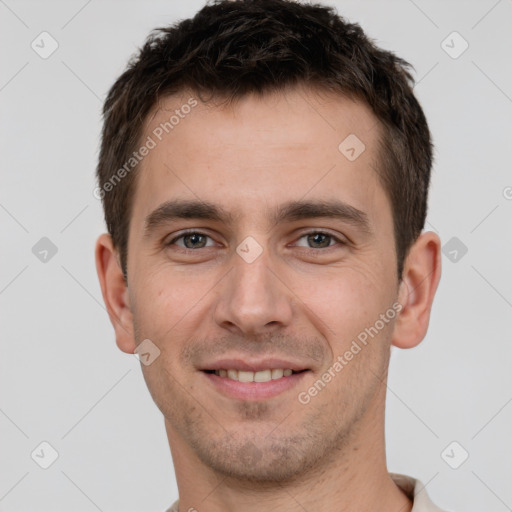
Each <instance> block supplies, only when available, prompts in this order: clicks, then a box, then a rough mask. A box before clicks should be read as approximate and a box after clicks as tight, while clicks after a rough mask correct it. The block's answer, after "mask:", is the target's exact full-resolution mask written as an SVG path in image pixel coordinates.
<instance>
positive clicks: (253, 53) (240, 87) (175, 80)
mask: <svg viewBox="0 0 512 512" xmlns="http://www.w3.org/2000/svg"><path fill="white" fill-rule="evenodd" d="M409 68H411V66H410V64H409V63H407V62H406V61H404V60H403V59H401V58H399V57H397V56H396V55H394V54H393V53H392V52H389V51H386V50H382V49H380V48H378V47H377V46H376V45H375V44H374V42H373V41H372V40H371V39H369V38H368V37H367V36H366V35H365V34H364V32H363V30H362V29H361V27H360V26H359V25H357V24H354V23H348V22H347V21H346V20H344V19H343V18H342V17H340V16H338V14H337V13H336V11H335V10H334V9H333V8H332V7H328V6H324V5H320V4H314V5H311V4H301V3H298V2H295V1H291V0H216V1H214V2H213V3H209V4H207V5H206V6H205V7H203V8H202V9H201V10H200V11H199V12H198V13H197V14H196V15H195V16H194V17H193V18H191V19H186V20H183V21H180V22H178V23H176V24H174V25H172V26H170V27H166V28H159V29H156V30H154V31H153V32H152V33H151V34H150V35H149V37H148V39H147V40H146V42H145V44H144V46H143V47H142V49H141V50H140V52H139V53H138V55H136V56H135V57H133V58H132V59H131V61H130V62H129V64H128V67H127V69H126V71H125V72H124V73H123V74H122V75H121V76H120V77H119V78H118V79H117V81H116V82H115V83H114V85H113V86H112V88H111V89H110V91H109V93H108V96H107V99H106V101H105V105H104V108H103V118H104V124H103V131H102V140H101V149H100V156H99V163H98V167H97V177H98V186H99V189H98V190H100V191H101V194H100V195H101V198H102V201H103V207H104V210H105V221H106V224H107V228H108V231H109V233H110V235H111V236H112V239H113V243H114V246H115V247H116V249H117V250H118V251H119V255H120V260H121V267H122V270H123V274H124V276H125V279H126V278H127V256H128V255H127V246H128V233H129V223H130V216H131V205H132V199H133V195H134V189H135V178H136V171H137V167H138V166H136V167H134V170H133V172H124V173H123V178H122V179H119V180H118V182H116V183H113V182H112V179H113V178H115V174H116V172H117V171H119V170H120V168H121V167H122V166H123V164H124V163H125V162H126V161H127V160H129V159H130V156H131V154H132V153H133V151H134V150H135V149H136V147H137V146H138V145H139V144H140V138H141V136H142V130H143V126H144V122H145V120H146V117H147V115H148V113H149V112H150V110H151V109H152V108H153V107H154V106H155V105H156V104H157V103H158V101H159V99H160V98H162V97H164V96H167V95H171V94H174V93H178V92H181V91H184V90H191V91H194V92H196V93H197V94H198V96H199V98H202V97H201V95H202V94H204V93H206V94H207V95H208V96H210V97H219V98H220V97H222V98H226V99H228V100H236V99H239V98H242V97H243V96H244V95H246V94H250V93H257V94H265V93H267V92H272V91H277V90H283V89H284V88H285V87H287V86H293V85H296V84H305V85H310V86H314V87H320V88H324V89H327V90H330V91H335V92H339V93H341V94H343V95H345V96H350V97H353V98H356V99H359V100H361V101H363V102H364V103H366V104H367V105H369V106H370V107H371V109H372V111H373V112H374V114H375V116H376V117H377V118H378V120H379V121H380V123H381V126H382V128H383V130H382V133H383V136H382V137H381V140H380V141H379V142H380V159H381V162H380V168H379V169H378V173H379V176H380V180H381V183H382V186H383V188H384V190H385V191H386V193H387V195H388V198H389V200H390V203H391V207H392V212H393V221H394V233H395V247H396V253H397V271H398V276H399V277H401V275H402V270H403V263H404V259H405V257H406V255H407V252H408V250H409V248H410V246H411V245H412V244H413V243H414V241H415V240H416V238H417V237H418V235H419V234H420V233H421V231H422V229H423V227H424V224H425V218H426V213H427V196H428V187H429V182H430V170H431V166H432V149H433V148H432V143H431V137H430V132H429V129H428V125H427V122H426V119H425V115H424V113H423V111H422V109H421V107H420V105H419V103H418V101H417V99H416V97H415V96H414V93H413V86H414V80H413V78H412V76H411V74H410V72H409ZM108 183H110V184H111V185H110V186H107V185H108ZM114 185H115V186H114Z"/></svg>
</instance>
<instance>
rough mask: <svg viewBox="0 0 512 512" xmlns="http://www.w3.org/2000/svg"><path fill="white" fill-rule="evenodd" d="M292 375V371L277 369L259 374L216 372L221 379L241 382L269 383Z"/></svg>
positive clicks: (240, 371) (262, 371)
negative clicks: (225, 378)
mask: <svg viewBox="0 0 512 512" xmlns="http://www.w3.org/2000/svg"><path fill="white" fill-rule="evenodd" d="M291 374H292V370H290V369H286V370H283V369H282V368H276V369H272V370H261V371H259V372H245V371H242V370H215V375H218V376H219V377H227V378H228V379H232V380H239V381H240V382H268V381H269V380H273V379H280V378H281V377H283V376H284V377H288V376H290V375H291Z"/></svg>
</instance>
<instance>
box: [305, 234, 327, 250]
mask: <svg viewBox="0 0 512 512" xmlns="http://www.w3.org/2000/svg"><path fill="white" fill-rule="evenodd" d="M319 238H320V239H319ZM329 238H330V236H329V235H326V234H325V233H315V234H314V235H310V236H309V241H310V242H312V243H313V244H320V246H321V247H328V246H329ZM322 239H323V242H322ZM326 242H327V243H326Z"/></svg>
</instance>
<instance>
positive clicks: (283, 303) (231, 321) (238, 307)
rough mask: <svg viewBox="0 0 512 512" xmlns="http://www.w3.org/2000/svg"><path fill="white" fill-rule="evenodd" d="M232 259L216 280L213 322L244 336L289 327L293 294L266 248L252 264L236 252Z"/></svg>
mask: <svg viewBox="0 0 512 512" xmlns="http://www.w3.org/2000/svg"><path fill="white" fill-rule="evenodd" d="M233 260H234V261H233V268H232V269H231V271H229V272H228V274H227V275H226V276H225V278H224V279H222V280H221V281H220V283H219V286H220V290H219V295H218V301H217V303H216V306H215V313H214V318H215V321H216V323H217V324H218V325H219V326H220V327H222V328H224V329H228V330H229V331H230V332H232V333H233V334H237V335H244V336H258V335H265V334H268V333H270V332H273V331H279V330H282V329H283V328H285V327H287V326H289V325H290V323H291V321H292V317H293V307H292V299H293V293H292V292H291V290H290V289H289V288H288V286H287V285H286V284H285V283H286V280H285V279H284V276H281V275H279V271H276V270H274V268H276V266H275V265H272V262H271V261H270V258H269V257H268V253H267V251H263V253H262V254H261V255H260V256H259V257H258V258H257V259H256V260H254V261H252V262H251V263H248V262H247V261H245V260H244V259H243V258H242V257H240V256H239V255H238V254H234V256H233ZM271 267H274V268H271Z"/></svg>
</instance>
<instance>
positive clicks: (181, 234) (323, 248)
mask: <svg viewBox="0 0 512 512" xmlns="http://www.w3.org/2000/svg"><path fill="white" fill-rule="evenodd" d="M190 235H200V236H205V237H207V238H210V239H212V237H211V236H210V235H208V234H206V233H203V232H202V231H197V230H189V231H183V232H182V233H180V234H179V235H178V236H176V237H174V238H173V239H172V240H170V241H169V242H165V243H164V245H165V246H166V247H169V246H171V245H173V244H175V243H176V241H177V240H180V239H181V238H184V237H186V236H190ZM309 235H326V236H328V237H330V238H331V239H332V240H334V241H336V242H338V244H339V245H340V246H344V245H347V242H345V241H344V240H341V239H340V238H338V237H337V236H335V235H333V234H331V233H328V232H326V231H320V230H313V231H307V232H305V233H301V235H300V236H299V238H298V239H297V240H300V239H301V238H304V237H306V236H309ZM335 246H336V245H328V246H327V247H321V248H320V249H318V248H314V247H302V249H312V250H316V251H318V250H324V251H325V250H327V249H331V248H333V247H335ZM178 247H180V246H178ZM207 248H208V247H199V248H198V249H189V248H188V247H180V249H181V250H182V251H190V252H197V251H198V250H199V249H207Z"/></svg>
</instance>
